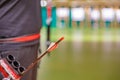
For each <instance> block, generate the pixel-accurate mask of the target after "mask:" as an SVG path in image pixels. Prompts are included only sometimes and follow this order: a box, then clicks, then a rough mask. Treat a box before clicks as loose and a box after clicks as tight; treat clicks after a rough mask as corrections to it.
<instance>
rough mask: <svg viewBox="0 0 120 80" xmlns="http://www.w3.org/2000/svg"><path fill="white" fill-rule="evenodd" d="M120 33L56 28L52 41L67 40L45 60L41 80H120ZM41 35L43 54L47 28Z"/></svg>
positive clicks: (52, 31)
mask: <svg viewBox="0 0 120 80" xmlns="http://www.w3.org/2000/svg"><path fill="white" fill-rule="evenodd" d="M119 34H120V30H119V29H104V28H102V29H99V30H94V29H90V28H85V29H80V28H71V29H70V28H64V29H62V28H52V29H51V41H56V40H57V39H58V38H59V37H61V36H64V37H65V40H64V41H63V42H61V43H60V45H59V46H58V48H57V49H56V50H54V51H53V52H51V55H50V56H48V55H46V56H45V57H44V58H43V59H42V61H41V65H40V68H39V69H38V77H37V78H38V79H37V80H120V74H119V73H120V50H119V47H120V39H119ZM41 35H42V36H41V43H42V45H41V46H42V52H43V51H44V50H45V41H46V28H42V31H41Z"/></svg>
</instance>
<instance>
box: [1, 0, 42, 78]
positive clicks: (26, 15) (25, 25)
mask: <svg viewBox="0 0 120 80" xmlns="http://www.w3.org/2000/svg"><path fill="white" fill-rule="evenodd" d="M40 28H41V7H40V0H0V38H11V37H18V36H24V35H29V34H35V33H40ZM38 48H39V39H38V40H34V41H31V42H25V43H0V55H4V56H6V55H7V54H13V55H14V56H15V57H16V58H17V59H18V60H19V61H20V62H21V64H22V65H23V66H25V67H27V66H28V65H29V64H30V63H31V62H32V61H33V60H34V59H36V58H37V51H38ZM4 52H8V53H7V54H6V53H4ZM3 53H4V54H3ZM5 54H6V55H5ZM36 70H37V69H36V68H34V69H33V70H30V71H29V72H28V73H27V74H25V75H24V77H23V78H22V79H21V80H36Z"/></svg>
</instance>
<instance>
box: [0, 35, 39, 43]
mask: <svg viewBox="0 0 120 80" xmlns="http://www.w3.org/2000/svg"><path fill="white" fill-rule="evenodd" d="M39 38H40V34H32V35H26V36H20V37H15V38H6V39H0V43H3V42H8V43H14V42H28V41H33V40H37V39H39Z"/></svg>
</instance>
